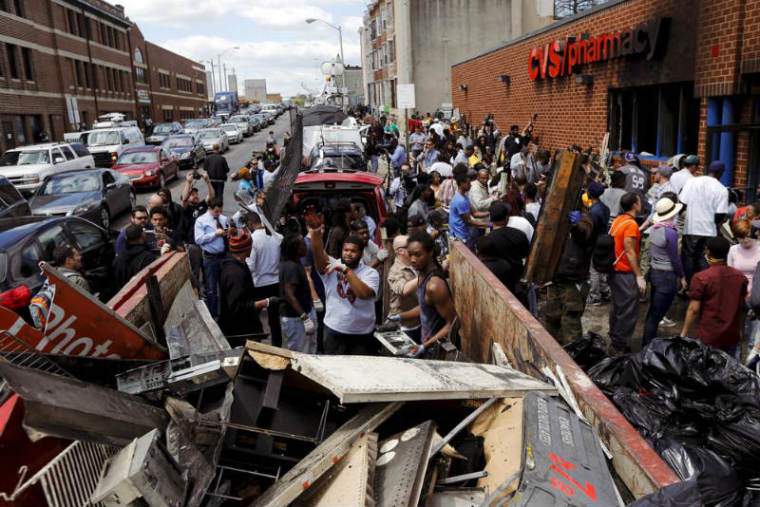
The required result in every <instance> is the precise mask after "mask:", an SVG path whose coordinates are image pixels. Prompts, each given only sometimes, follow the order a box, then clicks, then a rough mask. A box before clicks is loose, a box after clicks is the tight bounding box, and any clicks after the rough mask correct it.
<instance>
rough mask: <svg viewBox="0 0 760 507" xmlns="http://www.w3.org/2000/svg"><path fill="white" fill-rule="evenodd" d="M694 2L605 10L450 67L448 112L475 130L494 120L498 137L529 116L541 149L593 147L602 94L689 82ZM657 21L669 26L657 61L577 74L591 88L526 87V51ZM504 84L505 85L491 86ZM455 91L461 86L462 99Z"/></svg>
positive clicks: (565, 81)
mask: <svg viewBox="0 0 760 507" xmlns="http://www.w3.org/2000/svg"><path fill="white" fill-rule="evenodd" d="M698 5H699V1H698V0H680V1H678V0H659V1H658V0H630V1H623V2H614V1H613V2H611V3H610V4H608V6H606V8H601V9H598V10H597V11H596V12H595V13H592V14H589V15H587V16H584V17H581V18H578V19H574V20H571V21H569V22H564V23H558V24H555V25H552V26H551V27H550V28H549V29H548V30H545V31H540V32H539V33H538V35H534V36H532V37H530V36H529V37H526V38H518V39H517V40H516V41H515V42H513V43H511V44H509V45H507V46H505V47H503V48H501V49H497V50H494V51H492V52H490V53H487V54H485V55H483V56H480V57H477V58H473V59H471V60H468V61H465V62H462V63H459V64H456V65H454V66H453V67H452V82H451V85H452V96H453V101H454V107H455V108H459V110H460V112H462V113H465V114H466V115H467V118H468V119H469V121H470V122H471V123H475V124H479V123H480V122H481V121H482V120H483V118H485V116H486V114H488V113H489V112H492V113H494V115H495V121H496V124H497V126H498V127H499V128H500V129H501V130H502V131H505V129H508V128H509V125H511V124H519V125H520V126H524V125H525V124H526V123H527V122H528V121H529V120H530V117H531V116H532V114H534V113H537V114H538V115H539V119H538V121H537V122H536V127H535V134H536V135H537V136H539V139H540V144H541V145H542V146H544V147H547V148H552V149H554V148H561V147H567V146H569V145H571V144H580V145H582V146H584V147H585V146H593V147H595V148H596V147H598V146H599V145H600V143H601V140H602V138H603V136H604V133H605V132H606V131H607V109H608V90H609V89H610V88H625V87H631V86H645V85H654V84H658V83H668V82H672V83H675V82H681V81H691V80H692V79H693V72H694V68H693V67H694V56H693V52H694V39H695V38H696V35H695V33H694V30H695V26H696V22H697V19H696V18H697V15H698V12H697V7H698ZM658 17H671V18H672V20H673V22H672V24H671V25H672V26H671V28H670V36H669V38H668V42H667V51H666V53H665V56H664V57H663V58H662V59H660V60H652V61H645V60H642V59H635V58H625V57H622V58H618V59H616V60H610V61H606V62H599V63H594V64H590V65H584V66H583V73H589V74H591V75H593V79H594V82H593V84H592V85H585V84H577V83H576V82H575V77H574V76H566V77H560V78H557V79H548V78H547V79H545V80H537V81H531V80H530V78H529V76H528V61H529V60H528V57H529V54H530V51H531V49H532V48H534V47H543V46H544V45H545V44H548V43H550V42H553V41H555V40H558V39H564V38H565V36H567V35H574V36H578V35H579V34H583V33H588V34H589V35H591V36H592V37H595V36H598V35H600V34H603V33H607V32H614V31H616V30H622V29H625V28H628V27H633V26H636V25H639V24H641V23H644V22H647V21H650V20H653V19H655V18H658ZM500 75H508V76H510V83H509V84H505V83H502V82H500V81H499V76H500ZM460 84H465V85H467V90H466V92H465V91H462V90H461V89H460V87H459V85H460Z"/></svg>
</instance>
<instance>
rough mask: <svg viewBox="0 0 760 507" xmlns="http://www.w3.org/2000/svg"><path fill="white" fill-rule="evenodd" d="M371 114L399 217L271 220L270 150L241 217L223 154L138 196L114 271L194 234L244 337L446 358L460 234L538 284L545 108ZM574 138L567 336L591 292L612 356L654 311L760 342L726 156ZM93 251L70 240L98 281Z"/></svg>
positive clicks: (312, 348) (646, 337)
mask: <svg viewBox="0 0 760 507" xmlns="http://www.w3.org/2000/svg"><path fill="white" fill-rule="evenodd" d="M357 116H358V118H357V119H358V121H360V122H362V123H364V124H367V125H369V130H368V133H367V143H366V146H365V154H366V157H367V160H368V162H369V164H368V167H369V170H370V171H373V172H376V171H379V170H381V169H382V170H384V171H385V172H386V173H387V178H386V183H385V184H384V185H383V191H384V192H385V193H384V198H385V205H386V208H387V210H388V215H387V218H386V219H385V221H384V222H382V223H377V218H378V217H377V216H373V213H371V212H370V210H368V208H367V206H366V203H365V202H363V201H361V200H359V199H345V200H338V201H337V202H335V201H331V202H330V203H329V204H328V202H327V201H321V202H317V201H315V202H314V203H312V204H310V205H309V206H307V207H306V208H301V209H300V210H297V209H295V208H293V207H290V206H288V207H286V211H285V213H284V215H283V216H282V217H281V218H280V219H279V220H278V221H277V222H276V223H275V224H274V225H272V224H270V223H269V222H268V221H267V220H266V217H265V216H264V214H263V212H262V211H261V210H262V209H263V208H264V203H265V202H266V198H267V195H266V190H267V187H268V186H269V185H271V183H272V182H273V181H274V180H275V178H276V176H277V174H278V171H279V167H278V161H277V158H276V157H275V158H271V157H268V156H267V155H266V154H264V156H261V157H259V158H258V159H254V160H252V162H251V163H250V164H248V165H247V166H246V167H244V168H243V169H241V170H240V171H237V172H234V173H233V174H232V175H231V176H232V180H233V181H236V182H237V185H238V187H237V194H236V197H237V196H240V197H239V198H240V199H241V201H244V202H247V203H248V205H247V206H246V207H245V208H244V209H241V211H239V212H238V213H236V214H235V215H234V216H232V217H229V218H228V217H225V216H224V214H223V205H222V204H223V203H222V201H221V198H222V196H223V192H224V184H225V182H226V181H228V178H229V176H230V169H229V167H228V165H227V162H226V160H225V159H224V157H223V156H221V155H220V154H219V153H214V154H212V155H210V156H209V157H208V160H207V162H206V170H205V171H204V170H198V171H193V172H191V173H189V174H188V175H187V178H186V181H185V186H184V188H183V190H182V194H181V199H180V201H179V202H174V201H172V197H171V192H169V190H167V189H161V190H159V191H158V192H157V193H156V194H155V195H153V196H151V197H150V199H149V200H148V206H147V207H143V206H137V207H135V208H134V210H133V211H132V215H131V223H130V224H129V225H128V226H127V227H126V228H125V229H124V230H123V231H121V233H120V234H119V237H118V239H117V241H116V253H117V255H116V259H115V261H114V274H115V281H116V283H117V284H118V285H119V286H122V285H124V284H125V283H127V281H129V279H130V278H131V277H132V276H133V275H134V274H135V273H137V272H139V271H140V270H141V269H143V268H144V267H145V266H147V265H148V264H150V263H151V262H152V261H153V260H154V259H155V258H156V257H157V256H159V255H161V254H162V253H165V252H167V251H171V250H175V249H181V250H185V251H187V252H188V256H189V258H190V263H191V267H192V269H191V271H192V280H193V284H194V286H195V287H197V288H198V290H199V291H201V294H202V296H203V298H204V300H205V301H206V304H207V305H208V308H209V311H210V313H211V314H212V316H214V317H215V318H217V319H218V322H219V324H220V326H221V328H222V330H223V331H224V332H225V334H226V335H227V336H228V338H231V339H233V340H234V339H235V338H250V337H254V338H258V339H260V338H263V337H264V336H266V335H268V336H269V337H270V338H271V342H272V343H273V344H275V345H278V346H285V347H288V348H291V349H293V350H299V351H303V352H309V353H326V354H373V353H376V352H377V351H378V346H377V342H376V341H375V340H374V339H373V333H374V331H375V330H376V328H377V327H378V325H379V329H381V330H382V329H395V328H400V329H401V330H402V331H403V332H405V333H406V334H407V335H408V336H409V337H410V338H412V340H413V341H414V342H415V343H416V346H415V347H412V348H411V349H410V350H409V351H408V354H409V355H411V356H415V357H437V356H438V354H439V353H440V351H439V347H438V345H439V344H440V343H441V340H452V341H456V340H457V337H456V332H455V331H456V326H455V322H456V310H455V308H454V302H453V298H452V294H451V292H450V291H449V287H448V282H447V279H448V270H449V268H450V265H449V251H450V248H451V244H452V242H461V243H463V244H464V245H466V246H467V247H468V248H469V249H471V250H472V251H473V252H474V253H475V254H476V255H477V257H478V258H479V259H480V260H481V262H482V263H483V264H484V265H485V266H486V267H487V268H488V269H489V270H490V271H492V272H493V274H494V275H495V277H496V278H497V279H498V280H499V281H500V282H501V283H502V284H503V285H504V286H505V287H506V288H507V289H508V290H509V291H510V292H512V293H513V294H514V295H515V296H516V297H517V298H518V299H519V300H520V301H522V302H523V304H525V305H526V306H529V301H530V300H531V296H532V294H534V293H535V291H536V288H535V287H530V286H528V285H527V284H526V283H525V281H524V279H523V278H524V274H525V263H526V260H527V258H528V256H529V253H530V248H531V243H532V242H533V239H534V235H535V233H536V229H537V226H538V224H539V222H540V221H541V220H542V215H541V206H542V202H543V200H544V199H545V197H546V192H547V189H548V188H549V185H550V182H551V178H552V176H553V175H552V166H553V157H552V153H551V152H550V151H548V150H544V149H541V148H540V144H539V139H538V138H537V137H536V135H535V134H534V122H535V120H536V117H534V118H532V119H531V121H530V122H529V123H528V124H527V125H526V126H525V127H524V128H520V127H519V126H518V125H512V126H511V127H510V128H509V130H508V132H506V133H504V134H502V133H501V131H500V130H499V129H498V128H496V125H495V124H494V119H493V117H492V116H491V115H489V116H488V117H487V118H486V119H485V120H484V121H483V122H482V124H480V125H479V126H478V127H477V128H475V127H473V126H471V125H469V124H468V123H467V122H466V120H465V118H456V117H454V118H450V119H448V120H447V119H444V118H442V117H441V116H440V115H439V116H438V117H433V116H431V115H429V114H428V115H418V114H413V115H412V116H411V118H409V120H408V123H407V125H406V130H407V132H408V139H407V140H406V142H404V140H403V136H402V133H401V131H400V129H399V126H398V122H397V121H396V119H395V118H393V117H389V118H385V117H379V118H376V117H373V116H371V115H365V116H363V117H361V116H359V115H357ZM270 144H271V145H272V146H273V147H275V148H276V141H275V140H274V139H272V140H271V141H270ZM407 148H408V149H407ZM568 149H569V150H571V151H575V152H577V153H578V156H579V157H581V159H582V166H583V168H584V171H585V181H584V185H583V193H582V195H580V196H578V199H577V203H576V205H575V207H574V210H573V211H572V212H570V213H569V214H568V216H567V217H566V219H567V221H568V226H569V234H568V237H567V239H566V241H565V244H564V250H563V252H562V255H561V258H560V261H559V265H558V268H557V270H556V273H555V274H554V277H553V280H552V281H551V283H550V284H548V285H547V286H546V287H545V297H542V299H543V301H542V304H541V305H539V307H540V308H541V311H540V317H541V318H542V319H543V321H544V323H545V325H546V327H547V329H548V330H549V331H550V333H551V334H552V335H553V336H554V337H555V338H556V339H557V341H558V342H560V343H562V344H566V343H570V342H572V341H574V340H577V339H578V338H580V337H581V336H582V335H583V325H582V317H583V315H584V313H585V312H586V310H587V307H588V306H589V305H592V306H596V305H609V333H608V336H609V346H610V353H612V354H620V353H626V352H628V351H630V350H631V347H632V346H633V345H634V342H635V341H638V337H635V336H634V335H635V333H636V329H637V324H641V325H643V331H641V345H642V346H645V345H646V344H647V343H649V342H650V341H651V340H652V339H654V338H655V337H656V336H658V333H660V328H661V327H668V328H670V329H669V330H668V331H666V332H665V333H664V334H666V335H674V334H677V333H678V331H680V334H681V335H683V336H687V335H689V336H694V337H695V338H697V339H699V340H701V341H703V342H704V343H706V344H709V345H712V346H715V347H720V348H722V349H724V350H725V351H726V352H728V353H730V354H732V355H734V356H736V357H739V356H740V355H743V356H744V358H748V357H749V358H751V357H753V356H755V355H756V351H757V350H758V349H759V348H760V340H758V339H757V335H758V334H759V333H760V325H758V318H757V317H756V315H758V316H760V284H755V285H753V284H752V280H753V277H754V274H755V273H756V272H757V271H758V269H760V265H759V264H758V263H759V262H760V246H759V245H758V243H757V239H756V238H757V232H758V231H759V230H760V205H758V204H752V205H748V206H741V207H739V204H740V202H741V196H740V195H737V193H736V192H735V191H731V190H729V189H728V188H726V187H725V186H724V185H723V184H722V183H721V182H720V178H721V175H722V172H723V169H724V166H723V164H722V163H721V162H720V161H713V162H711V163H710V164H708V165H707V166H706V167H703V166H702V164H701V161H700V159H699V157H697V156H696V155H679V156H677V157H673V158H672V159H671V160H669V161H668V163H666V164H661V165H658V166H656V167H654V168H653V169H651V170H650V169H649V168H648V166H647V165H645V164H644V163H642V161H641V160H640V159H639V157H637V155H636V154H635V153H631V152H627V151H623V152H616V153H613V154H611V156H610V157H609V160H608V161H605V160H600V159H599V157H595V156H593V154H592V151H591V150H586V151H583V150H581V149H580V148H579V147H575V146H573V147H570V148H568ZM555 155H556V154H555ZM383 160H384V163H381V161H383ZM197 183H201V185H197ZM202 194H205V197H204V198H201V195H202ZM77 256H78V254H77V252H76V251H75V250H72V249H69V250H66V251H65V252H64V251H61V252H59V253H58V254H57V257H60V259H59V262H60V264H59V266H61V267H62V269H65V270H66V273H67V276H72V277H73V278H72V281H73V282H74V283H77V284H80V285H82V282H84V283H85V284H86V280H84V278H81V277H79V278H77V277H76V272H77V266H78V264H77V262H79V265H81V258H79V261H77V258H78V257H77ZM72 273H74V274H73V275H72ZM80 278H81V279H80ZM384 291H387V294H383V292H384ZM538 292H539V294H542V295H543V294H544V288H538ZM384 296H385V300H386V302H387V306H386V307H385V308H384V305H383V299H384ZM678 297H680V298H683V299H684V300H687V301H688V305H687V308H686V311H685V313H684V315H683V317H682V318H680V316H675V317H674V318H676V320H678V321H682V323H683V324H682V326H681V329H680V330H676V329H675V328H674V326H675V325H676V322H674V321H672V320H670V319H668V315H669V312H670V310H671V307H672V306H673V304H674V301H675V300H676V298H678ZM642 304H646V305H647V308H646V311H645V312H642V311H640V305H642ZM533 306H535V305H533ZM642 309H643V308H642ZM263 310H266V313H267V318H266V319H262V318H260V313H261V312H262V311H263ZM671 317H673V315H672V312H671ZM742 345H744V349H743V353H742Z"/></svg>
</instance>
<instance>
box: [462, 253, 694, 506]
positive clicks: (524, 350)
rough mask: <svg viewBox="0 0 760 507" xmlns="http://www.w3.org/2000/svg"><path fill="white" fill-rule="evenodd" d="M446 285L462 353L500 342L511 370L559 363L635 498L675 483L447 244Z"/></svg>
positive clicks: (510, 300)
mask: <svg viewBox="0 0 760 507" xmlns="http://www.w3.org/2000/svg"><path fill="white" fill-rule="evenodd" d="M450 265H451V271H450V275H451V276H450V279H449V283H450V285H451V289H452V291H453V293H454V303H455V305H456V309H457V314H458V315H459V319H460V324H461V329H460V337H461V340H462V352H463V354H464V355H465V356H466V357H469V358H470V359H472V360H475V361H483V362H487V361H488V360H489V356H490V350H491V344H492V343H499V344H500V345H501V346H502V349H503V350H504V352H505V353H506V355H507V358H508V359H509V362H510V364H512V365H513V366H514V367H515V368H516V369H518V370H520V371H522V372H524V373H527V374H529V375H534V376H536V377H539V378H540V377H541V368H543V367H545V366H547V367H549V368H551V369H552V370H554V367H555V365H559V366H560V367H561V368H562V371H563V372H564V373H565V375H566V376H567V380H568V382H569V384H570V389H571V390H572V391H573V393H574V394H575V397H576V399H577V400H578V403H579V405H580V407H581V410H582V411H583V415H584V416H585V417H586V419H587V420H588V421H589V423H590V424H591V425H592V426H594V427H595V428H596V430H597V434H598V435H599V436H600V438H601V440H602V441H603V442H604V443H605V445H606V446H607V448H608V449H610V451H611V452H612V454H613V459H612V465H613V467H614V468H615V470H616V471H617V473H618V475H620V477H621V478H622V479H623V481H624V482H625V484H626V486H628V488H629V489H630V490H631V492H632V493H633V494H634V495H635V496H636V497H641V496H644V495H647V494H649V493H652V492H653V491H655V490H657V489H659V488H661V487H663V486H667V485H668V484H673V483H675V482H678V481H679V480H680V479H678V477H677V476H676V475H675V473H673V471H672V470H671V469H670V468H669V467H668V466H667V465H666V464H665V462H664V461H662V459H661V458H660V456H658V455H657V453H656V452H655V451H654V449H652V448H651V447H650V446H649V444H648V443H647V442H646V441H645V440H644V439H643V438H642V437H641V435H640V434H639V433H638V432H637V431H636V430H635V429H634V428H633V426H631V424H630V423H629V422H628V421H627V420H626V419H625V417H623V415H622V414H621V413H620V412H619V411H618V409H617V408H616V407H615V405H613V404H612V402H611V401H610V400H609V399H608V398H607V397H606V396H605V395H604V394H603V393H602V392H601V391H600V390H599V389H598V388H597V387H596V385H594V383H593V382H592V381H591V379H590V378H589V377H588V376H587V375H586V374H585V373H584V372H583V370H582V369H581V368H580V367H579V366H578V365H577V364H576V363H575V362H574V361H573V360H572V359H571V358H570V356H568V355H567V353H566V352H565V351H564V349H563V348H562V347H561V346H560V345H559V344H558V343H557V342H556V341H555V340H554V338H552V336H551V335H550V334H549V333H548V332H547V331H546V329H544V327H543V326H542V325H541V323H540V322H538V321H537V320H536V319H535V318H534V317H533V315H531V313H530V312H529V311H528V310H527V309H526V308H525V307H523V306H522V305H521V304H520V302H519V301H518V300H517V298H515V297H514V296H513V295H512V294H511V293H510V292H509V291H508V290H507V288H506V287H504V285H503V284H501V283H500V282H499V280H498V279H497V278H496V277H495V276H494V275H493V273H491V271H490V270H489V269H488V268H486V267H485V266H484V265H483V263H481V262H480V260H478V258H477V257H475V255H474V254H473V253H472V252H470V251H469V250H468V249H467V247H465V246H463V245H462V244H461V243H456V242H455V243H452V248H451V263H450Z"/></svg>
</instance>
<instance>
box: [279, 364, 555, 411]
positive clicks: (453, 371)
mask: <svg viewBox="0 0 760 507" xmlns="http://www.w3.org/2000/svg"><path fill="white" fill-rule="evenodd" d="M291 364H292V368H293V369H294V370H295V371H297V372H299V373H301V374H302V375H304V376H306V377H308V378H309V379H311V380H313V381H314V382H316V383H318V384H320V385H322V386H324V387H325V388H327V389H329V390H330V391H331V392H332V393H333V394H335V395H336V396H337V397H338V398H339V399H340V401H341V403H363V402H378V401H413V400H433V399H471V398H491V397H493V396H509V397H515V396H523V395H525V394H526V393H527V392H530V391H533V390H539V391H542V392H545V393H550V394H553V393H556V389H555V388H554V386H551V385H549V384H546V383H544V382H540V381H538V380H536V379H534V378H532V377H529V376H528V375H525V374H524V373H520V372H518V371H516V370H512V369H510V368H504V367H502V366H494V365H489V364H475V363H455V362H451V361H427V360H422V359H402V358H394V357H371V356H315V355H309V354H300V353H298V354H297V353H294V354H293V359H291Z"/></svg>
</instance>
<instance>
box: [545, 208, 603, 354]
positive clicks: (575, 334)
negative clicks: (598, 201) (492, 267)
mask: <svg viewBox="0 0 760 507" xmlns="http://www.w3.org/2000/svg"><path fill="white" fill-rule="evenodd" d="M568 219H569V220H570V225H571V228H570V234H569V236H568V238H567V240H566V241H565V249H564V250H563V252H562V258H561V259H560V262H559V267H557V272H556V273H555V275H554V279H553V280H552V284H551V285H550V286H549V287H548V288H547V294H546V307H545V309H544V321H545V323H546V329H547V330H548V331H549V333H551V335H552V336H554V339H555V340H557V342H559V343H560V344H561V345H566V344H568V343H570V342H572V341H575V340H577V339H579V338H581V337H582V336H583V327H582V326H581V317H582V316H583V311H584V310H585V309H586V297H587V296H588V291H589V269H590V267H591V255H592V253H593V250H594V242H595V236H594V222H593V221H592V220H591V218H590V217H589V216H588V215H585V214H584V215H582V214H581V212H580V211H571V212H570V213H569V216H568Z"/></svg>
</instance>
